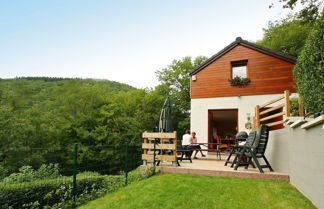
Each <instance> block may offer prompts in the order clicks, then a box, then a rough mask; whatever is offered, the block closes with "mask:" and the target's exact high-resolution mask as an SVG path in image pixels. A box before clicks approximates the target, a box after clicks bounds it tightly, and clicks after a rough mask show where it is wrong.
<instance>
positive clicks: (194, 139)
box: [191, 131, 206, 159]
mask: <svg viewBox="0 0 324 209" xmlns="http://www.w3.org/2000/svg"><path fill="white" fill-rule="evenodd" d="M191 149H193V150H196V153H195V155H194V159H197V153H198V152H199V151H200V153H201V156H202V157H206V155H204V153H203V152H202V151H201V147H200V145H199V144H197V137H196V132H194V131H193V132H192V133H191Z"/></svg>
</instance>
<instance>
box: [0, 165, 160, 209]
mask: <svg viewBox="0 0 324 209" xmlns="http://www.w3.org/2000/svg"><path fill="white" fill-rule="evenodd" d="M153 173H154V172H153V170H152V169H147V170H144V171H143V170H141V171H140V169H136V170H134V171H132V172H130V173H129V175H128V176H129V178H128V183H133V182H136V181H139V180H142V179H144V178H147V177H149V176H151V175H152V174H153ZM72 185H73V180H72V177H59V178H56V179H43V180H37V181H32V182H24V183H15V184H5V183H0V202H1V205H0V208H1V209H5V208H6V209H7V208H12V209H15V208H19V209H21V208H46V209H49V208H51V209H52V208H53V209H55V208H69V209H70V208H74V207H75V206H78V205H81V204H83V203H85V202H88V201H90V200H93V199H95V198H98V197H100V196H103V195H104V194H106V193H109V192H114V191H116V190H118V189H120V188H122V187H124V186H125V175H117V176H108V175H105V176H101V175H99V174H98V173H93V172H85V173H81V174H78V175H77V191H76V194H77V199H76V202H75V205H74V202H73V200H72Z"/></svg>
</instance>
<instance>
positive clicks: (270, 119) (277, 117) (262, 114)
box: [253, 90, 304, 130]
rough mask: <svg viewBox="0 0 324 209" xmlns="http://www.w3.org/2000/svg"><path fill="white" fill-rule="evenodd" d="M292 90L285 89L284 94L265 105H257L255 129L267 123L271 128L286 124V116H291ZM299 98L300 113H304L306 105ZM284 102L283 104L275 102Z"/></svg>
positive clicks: (254, 120) (301, 114)
mask: <svg viewBox="0 0 324 209" xmlns="http://www.w3.org/2000/svg"><path fill="white" fill-rule="evenodd" d="M289 97H290V92H289V91H288V90H286V91H284V93H283V95H282V96H280V97H278V98H276V99H273V100H271V101H269V102H267V103H265V104H263V105H257V106H256V107H255V116H254V118H253V129H254V130H255V129H257V128H259V127H260V125H261V124H266V125H268V126H269V127H270V128H271V127H275V126H280V125H283V124H284V116H286V117H289V116H290V114H291V113H290V98H289ZM298 99H299V115H300V116H303V115H304V107H303V105H302V102H301V98H300V97H298ZM278 102H282V103H281V104H276V105H275V106H273V104H274V103H278Z"/></svg>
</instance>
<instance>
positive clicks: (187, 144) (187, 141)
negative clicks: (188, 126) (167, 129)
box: [182, 130, 192, 159]
mask: <svg viewBox="0 0 324 209" xmlns="http://www.w3.org/2000/svg"><path fill="white" fill-rule="evenodd" d="M191 142H192V137H191V135H190V131H189V130H186V132H185V134H184V135H183V136H182V149H183V150H186V152H185V155H186V157H187V158H189V159H191V155H192V151H191Z"/></svg>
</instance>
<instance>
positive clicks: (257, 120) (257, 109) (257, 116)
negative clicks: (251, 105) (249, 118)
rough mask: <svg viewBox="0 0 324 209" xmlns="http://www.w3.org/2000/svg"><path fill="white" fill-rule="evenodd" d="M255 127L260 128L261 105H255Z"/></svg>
mask: <svg viewBox="0 0 324 209" xmlns="http://www.w3.org/2000/svg"><path fill="white" fill-rule="evenodd" d="M255 128H260V106H259V105H257V106H255Z"/></svg>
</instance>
